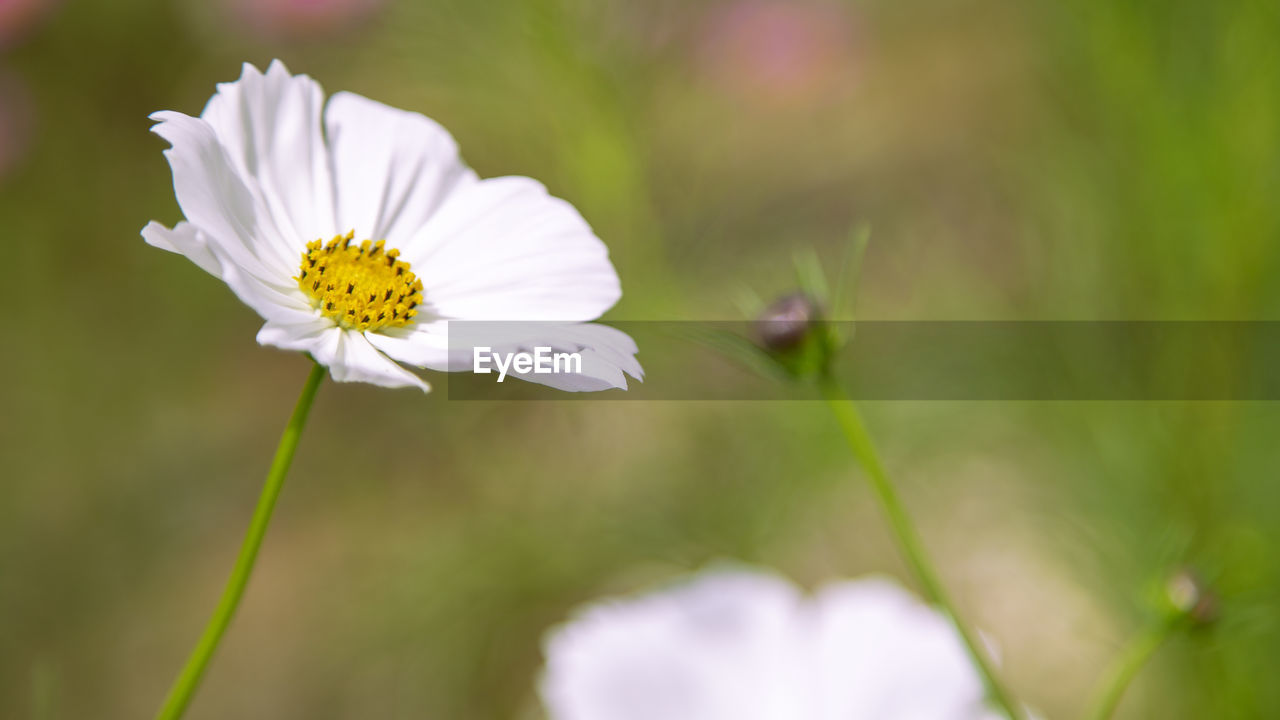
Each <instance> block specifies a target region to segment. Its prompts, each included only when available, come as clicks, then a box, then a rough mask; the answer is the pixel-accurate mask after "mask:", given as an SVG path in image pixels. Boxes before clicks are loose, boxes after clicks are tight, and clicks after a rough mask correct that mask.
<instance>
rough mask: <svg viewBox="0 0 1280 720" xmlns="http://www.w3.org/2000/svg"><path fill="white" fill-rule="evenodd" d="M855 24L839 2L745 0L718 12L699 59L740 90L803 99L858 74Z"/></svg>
mask: <svg viewBox="0 0 1280 720" xmlns="http://www.w3.org/2000/svg"><path fill="white" fill-rule="evenodd" d="M852 24H853V21H852V18H850V17H849V15H848V13H847V12H846V11H845V9H843V8H842V7H840V6H838V5H834V4H827V3H824V2H770V1H769V0H740V1H739V2H732V3H728V4H725V5H721V6H719V7H717V8H714V9H713V10H712V11H711V12H710V14H709V15H708V17H707V20H706V24H705V27H704V30H703V33H702V35H701V37H700V38H699V43H698V49H697V50H698V58H697V60H698V64H699V66H700V69H701V70H702V72H703V73H704V74H705V75H706V76H707V77H708V78H709V79H710V80H711V81H712V82H713V83H714V84H716V85H718V86H720V87H721V88H723V89H725V90H728V91H730V92H733V93H735V94H740V95H744V96H746V97H748V98H750V99H753V100H758V101H777V102H783V103H791V102H803V101H807V100H811V99H813V98H815V97H817V96H819V95H822V94H825V93H829V92H831V91H833V90H835V89H836V87H837V86H838V85H839V84H840V82H841V81H842V80H847V79H848V78H851V77H852V73H853V70H854V68H855V62H854V60H855V57H854V55H855V52H854V50H855V47H854V33H853V28H852Z"/></svg>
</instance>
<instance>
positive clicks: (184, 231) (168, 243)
mask: <svg viewBox="0 0 1280 720" xmlns="http://www.w3.org/2000/svg"><path fill="white" fill-rule="evenodd" d="M142 239H143V240H145V241H146V242H147V244H148V245H151V246H152V247H158V248H160V249H161V250H168V251H169V252H171V253H178V254H179V255H184V256H186V258H187V259H188V260H190V261H191V262H193V263H195V264H196V265H197V266H199V268H200V269H201V270H204V271H205V272H207V273H209V274H210V275H212V276H214V277H216V278H220V277H222V266H221V264H220V263H219V262H218V259H217V258H216V257H214V256H213V253H212V252H210V250H209V240H208V238H206V237H205V235H204V233H202V232H200V230H198V229H197V228H196V226H195V225H192V224H191V223H189V222H180V223H178V224H177V225H174V226H173V229H172V230H170V229H169V228H167V227H165V226H164V225H161V224H160V223H158V222H155V221H154V220H153V221H151V222H149V223H147V226H146V227H144V228H142Z"/></svg>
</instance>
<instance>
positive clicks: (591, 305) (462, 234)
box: [400, 177, 621, 322]
mask: <svg viewBox="0 0 1280 720" xmlns="http://www.w3.org/2000/svg"><path fill="white" fill-rule="evenodd" d="M400 250H401V252H402V253H403V254H404V257H405V259H406V260H408V261H409V263H410V266H411V267H412V269H413V271H414V272H415V273H416V274H417V275H418V277H420V278H421V279H422V282H423V284H424V285H425V286H426V289H425V291H424V300H425V303H424V304H425V309H426V310H428V311H430V312H432V313H434V314H435V315H437V316H439V317H444V318H449V319H459V320H557V321H562V322H581V321H586V320H593V319H595V318H597V317H599V316H600V314H601V313H603V312H604V311H605V310H608V309H609V308H610V307H612V306H613V304H614V303H616V302H617V301H618V298H619V297H620V296H621V290H620V288H619V285H618V276H617V273H615V272H614V269H613V265H612V264H610V262H609V255H608V250H607V249H606V248H605V246H604V243H602V242H600V240H599V238H597V237H596V236H595V235H594V234H593V233H592V232H591V228H590V227H589V226H588V225H587V223H586V221H585V220H583V219H582V216H581V215H579V214H578V211H577V210H574V209H573V206H571V205H569V204H568V203H566V202H565V201H563V200H560V199H558V198H553V197H551V196H550V195H548V194H547V191H546V188H544V187H543V186H542V185H541V184H540V183H538V182H537V181H535V180H531V179H529V178H522V177H506V178H493V179H490V180H482V181H480V182H477V183H474V184H469V185H464V186H462V187H460V188H458V189H457V191H456V192H454V193H453V194H451V195H450V196H449V197H448V198H447V199H446V200H445V202H444V204H443V205H442V206H441V207H440V209H439V210H438V211H437V212H436V213H435V214H434V215H433V216H432V217H431V219H430V220H429V221H428V222H427V224H426V225H425V226H424V227H423V228H422V229H421V230H420V231H419V232H418V233H417V234H416V235H415V236H414V238H413V240H412V241H411V242H410V243H409V244H408V245H407V246H403V247H400Z"/></svg>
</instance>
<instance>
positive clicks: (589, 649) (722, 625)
mask: <svg viewBox="0 0 1280 720" xmlns="http://www.w3.org/2000/svg"><path fill="white" fill-rule="evenodd" d="M799 602H800V598H799V594H798V593H797V591H796V590H795V588H794V587H792V586H791V585H790V584H788V583H786V582H785V581H782V580H779V579H777V578H775V577H772V576H769V575H763V574H753V573H736V572H724V573H711V574H707V575H704V576H702V577H700V578H698V579H696V580H695V581H693V582H690V583H688V584H685V585H682V586H678V587H676V588H673V589H670V590H667V591H664V592H659V593H656V594H653V595H650V596H647V597H642V598H639V599H634V600H621V601H614V602H606V603H602V604H599V605H597V606H595V607H593V608H590V609H588V610H587V611H586V612H585V613H583V614H582V615H581V616H580V617H579V618H578V619H576V620H574V621H573V622H571V623H570V624H568V625H566V626H564V627H562V628H559V629H557V630H556V631H554V632H553V634H551V635H550V636H549V638H548V641H547V643H546V647H545V651H546V655H547V669H546V673H545V675H544V677H543V680H542V683H541V687H540V690H541V694H542V698H543V701H544V703H545V704H546V706H547V709H548V710H549V716H550V717H551V718H552V720H658V719H661V720H795V719H796V718H804V717H809V716H808V715H806V714H805V712H804V710H803V709H802V708H801V707H798V706H797V702H798V701H802V700H803V699H800V700H797V696H798V694H799V690H800V688H799V687H798V686H797V685H795V684H794V683H795V681H797V680H799V679H800V677H802V675H801V674H800V673H797V672H796V670H797V669H798V667H797V666H796V664H795V663H794V660H795V659H796V653H795V648H796V646H795V644H794V631H795V620H796V612H797V609H798V606H799Z"/></svg>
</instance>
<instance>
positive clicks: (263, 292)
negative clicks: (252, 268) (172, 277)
mask: <svg viewBox="0 0 1280 720" xmlns="http://www.w3.org/2000/svg"><path fill="white" fill-rule="evenodd" d="M215 254H216V250H215ZM219 261H220V262H221V264H222V280H223V282H225V283H226V284H227V286H228V287H230V288H231V291H232V292H234V293H235V294H236V297H238V298H240V302H243V303H244V304H245V305H248V306H249V307H251V308H253V309H254V310H255V311H256V312H257V313H258V314H259V315H261V316H262V318H263V319H264V320H266V321H268V322H274V323H281V324H285V325H296V324H300V323H306V322H310V321H312V320H314V319H315V317H316V312H315V310H313V309H312V308H311V306H310V305H309V304H307V303H306V302H305V301H304V300H303V299H302V293H301V292H300V291H298V290H297V289H296V288H294V289H293V291H281V290H279V289H278V288H276V287H273V286H271V285H267V284H265V283H263V282H262V281H260V280H258V279H257V278H256V277H254V276H252V275H250V274H249V273H247V272H243V271H242V270H241V269H240V268H239V267H238V266H237V265H235V264H233V263H231V262H228V261H227V259H226V258H225V257H221V256H219Z"/></svg>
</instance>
